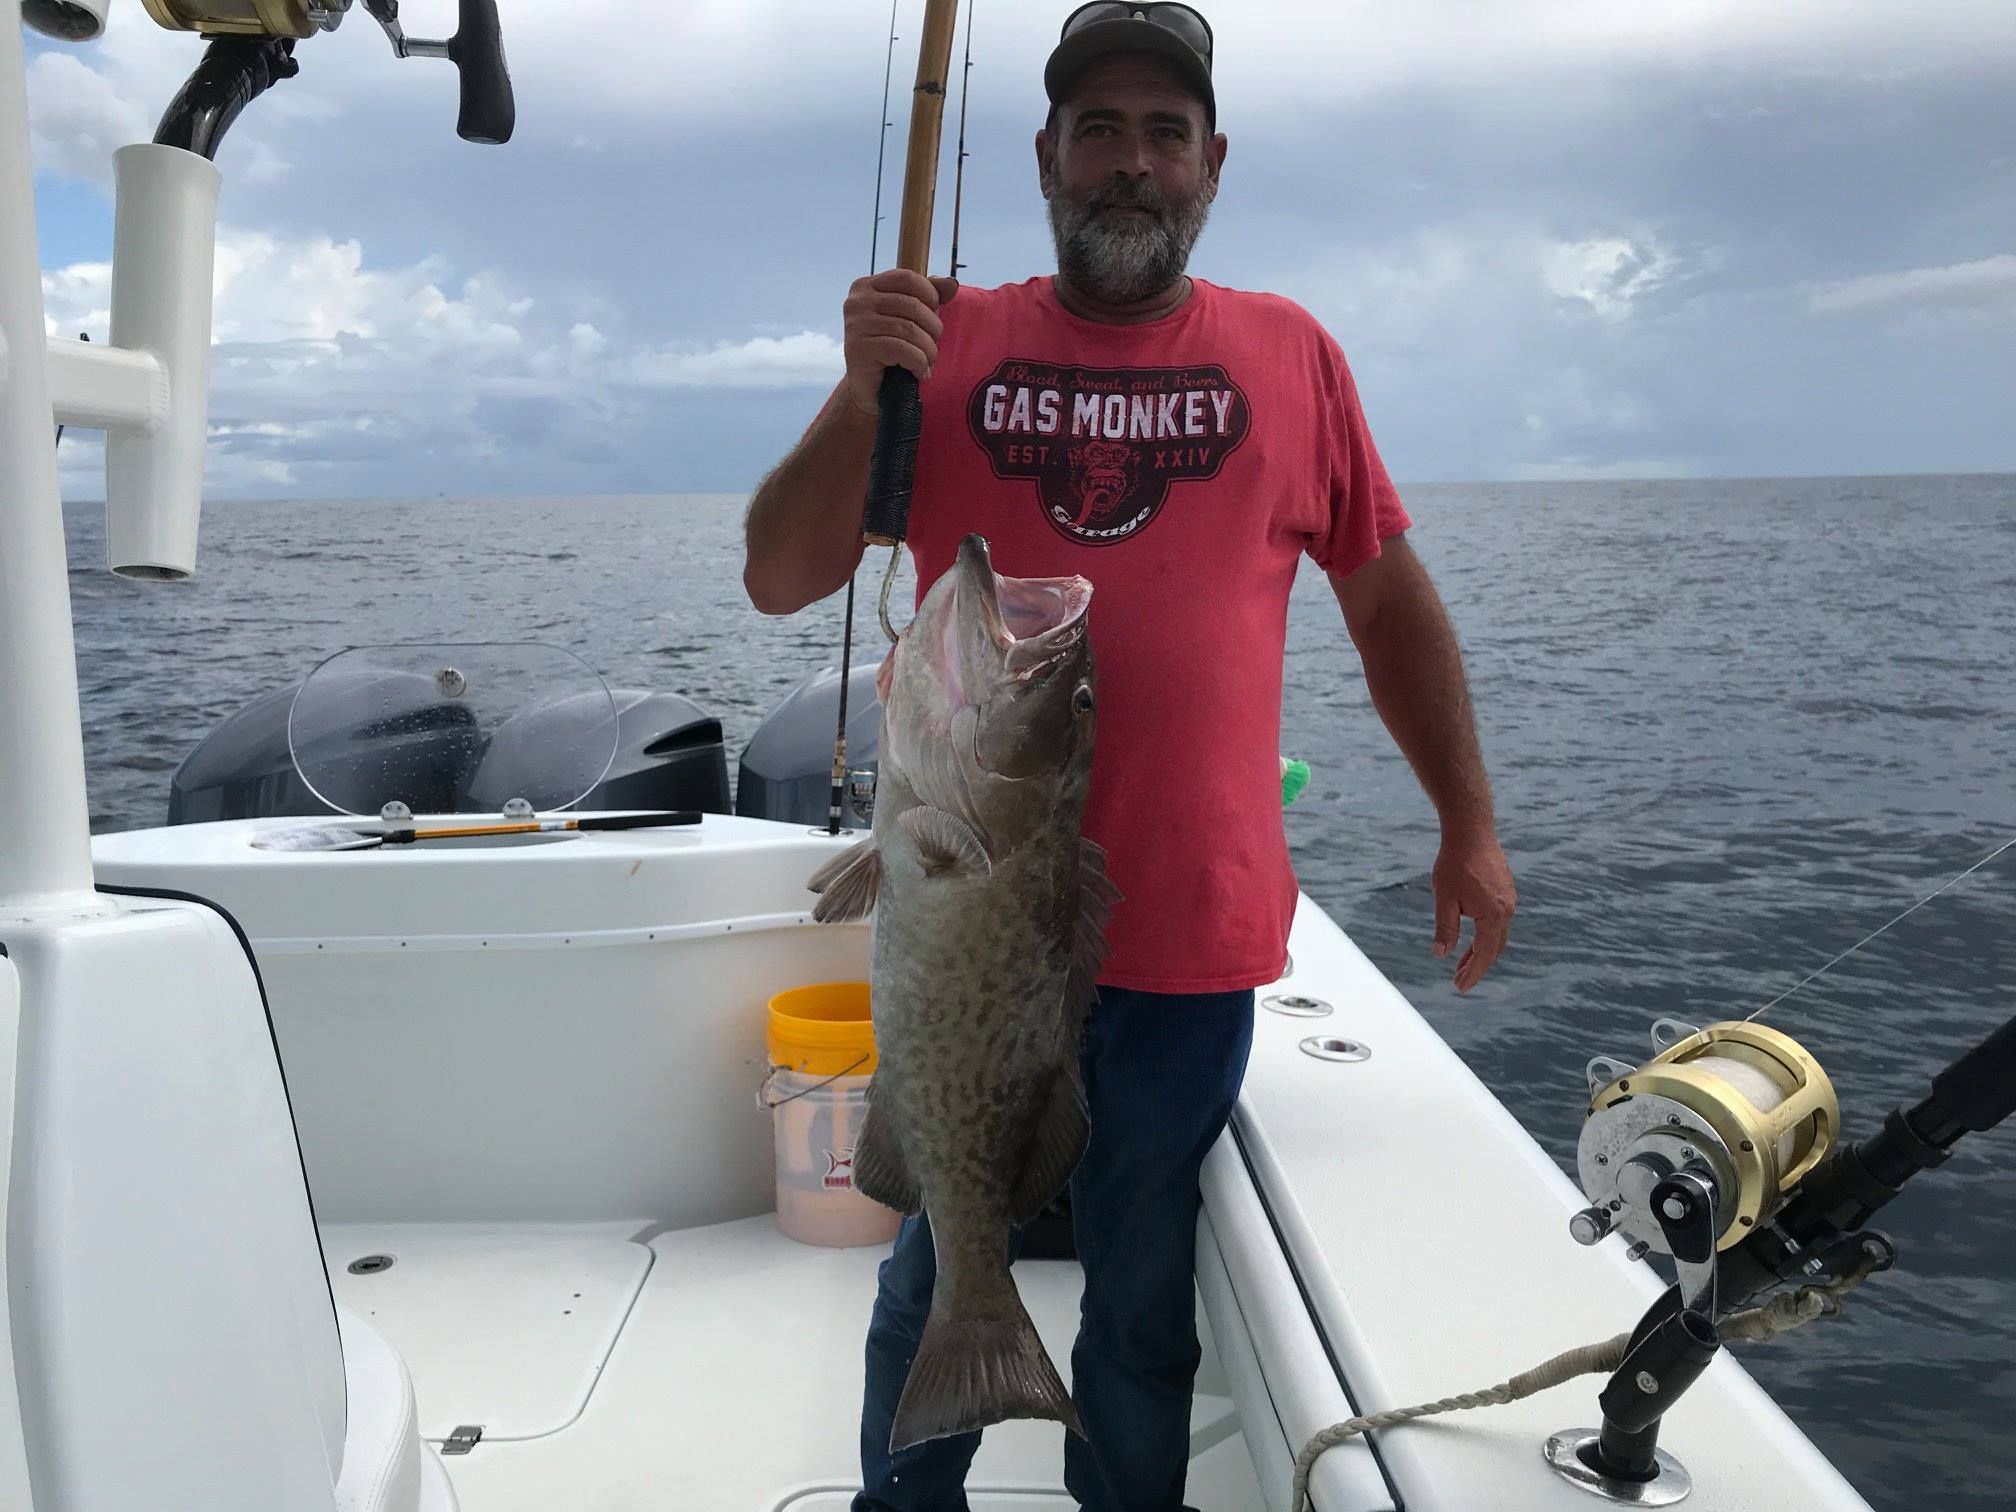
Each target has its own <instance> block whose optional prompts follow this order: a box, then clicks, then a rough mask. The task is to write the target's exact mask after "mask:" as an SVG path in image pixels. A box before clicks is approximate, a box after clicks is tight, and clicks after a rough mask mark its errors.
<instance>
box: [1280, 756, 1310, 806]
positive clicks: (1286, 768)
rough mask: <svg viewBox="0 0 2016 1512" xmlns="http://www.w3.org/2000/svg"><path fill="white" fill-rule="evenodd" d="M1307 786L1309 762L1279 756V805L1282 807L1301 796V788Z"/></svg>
mask: <svg viewBox="0 0 2016 1512" xmlns="http://www.w3.org/2000/svg"><path fill="white" fill-rule="evenodd" d="M1307 786H1309V763H1308V762H1306V761H1291V760H1290V759H1289V758H1288V757H1286V756H1283V757H1282V758H1281V807H1283V808H1284V809H1285V808H1286V807H1288V805H1289V804H1291V803H1293V802H1294V801H1295V800H1296V799H1297V798H1300V797H1301V796H1302V789H1304V788H1306V787H1307Z"/></svg>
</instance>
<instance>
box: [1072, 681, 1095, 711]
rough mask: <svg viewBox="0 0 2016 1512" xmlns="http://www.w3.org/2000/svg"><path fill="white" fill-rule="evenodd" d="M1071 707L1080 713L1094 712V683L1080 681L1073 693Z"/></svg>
mask: <svg viewBox="0 0 2016 1512" xmlns="http://www.w3.org/2000/svg"><path fill="white" fill-rule="evenodd" d="M1071 707H1072V708H1073V709H1075V710H1076V711H1077V712H1078V713H1080V714H1090V713H1091V712H1092V684H1090V683H1080V684H1078V687H1077V689H1076V690H1075V691H1074V692H1073V693H1072V694H1071Z"/></svg>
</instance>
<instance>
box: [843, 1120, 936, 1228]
mask: <svg viewBox="0 0 2016 1512" xmlns="http://www.w3.org/2000/svg"><path fill="white" fill-rule="evenodd" d="M869 1095H870V1096H871V1097H872V1096H873V1095H874V1094H873V1091H872V1090H871V1091H870V1094H869ZM895 1129H896V1125H895V1124H894V1123H893V1122H891V1121H890V1120H889V1119H887V1118H884V1117H883V1116H882V1115H881V1114H880V1113H878V1112H876V1110H875V1106H874V1104H873V1103H872V1102H871V1103H870V1104H869V1106H868V1113H867V1116H866V1117H865V1118H863V1119H862V1121H861V1137H860V1138H859V1139H857V1140H855V1141H854V1190H855V1191H857V1192H859V1193H860V1194H861V1195H862V1196H864V1197H866V1198H868V1199H869V1200H870V1201H872V1202H879V1203H881V1204H882V1206H884V1207H886V1208H894V1209H895V1210H896V1211H897V1212H899V1213H904V1214H909V1215H912V1216H914V1215H916V1214H918V1213H921V1212H923V1211H924V1194H923V1192H922V1191H921V1190H920V1189H919V1187H918V1185H917V1178H916V1177H915V1176H913V1175H911V1174H910V1162H909V1161H907V1160H905V1159H904V1158H903V1147H902V1146H901V1145H899V1144H898V1143H897V1142H896V1133H895Z"/></svg>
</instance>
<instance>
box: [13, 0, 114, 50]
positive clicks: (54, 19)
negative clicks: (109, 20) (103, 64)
mask: <svg viewBox="0 0 2016 1512" xmlns="http://www.w3.org/2000/svg"><path fill="white" fill-rule="evenodd" d="M111 3H112V0H21V19H22V20H23V21H26V22H27V23H28V24H29V25H30V26H32V27H34V28H35V30H37V31H39V32H41V33H42V35H43V36H45V37H54V38H55V39H56V40H57V41H58V42H95V41H97V40H98V38H99V37H100V36H101V35H102V34H103V33H104V31H105V11H106V8H107V7H108V6H110V4H111Z"/></svg>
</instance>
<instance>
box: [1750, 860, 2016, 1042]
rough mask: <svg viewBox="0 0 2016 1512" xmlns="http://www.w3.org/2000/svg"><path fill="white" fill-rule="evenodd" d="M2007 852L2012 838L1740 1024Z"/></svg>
mask: <svg viewBox="0 0 2016 1512" xmlns="http://www.w3.org/2000/svg"><path fill="white" fill-rule="evenodd" d="M2008 850H2016V835H2012V836H2011V837H2010V838H2009V839H2007V840H2005V841H2004V842H2003V843H2002V844H2000V845H1998V846H1996V847H1995V849H1994V850H1992V851H1990V852H1989V853H1988V854H1987V855H1985V856H1983V857H1982V858H1981V859H1980V860H1979V861H1976V862H1975V863H1974V864H1973V865H1972V866H1970V867H1968V868H1967V870H1965V871H1963V872H1961V873H1960V874H1959V875H1958V876H1956V877H1954V878H1952V879H1951V880H1949V881H1948V882H1946V883H1944V884H1943V885H1942V886H1940V887H1939V888H1938V889H1937V890H1936V891H1934V892H1930V893H1927V894H1926V895H1925V896H1924V897H1922V898H1920V899H1919V900H1918V901H1917V902H1916V903H1913V904H1912V905H1911V906H1910V907H1909V908H1907V909H1905V910H1904V912H1902V913H1900V914H1899V915H1897V917H1896V918H1894V919H1892V920H1891V921H1890V923H1888V924H1885V925H1884V926H1883V927H1882V928H1881V929H1878V930H1875V931H1874V932H1873V933H1870V934H1867V935H1864V936H1863V937H1862V938H1861V939H1859V940H1857V941H1856V942H1855V943H1854V944H1853V945H1850V946H1849V947H1848V948H1847V949H1846V950H1844V951H1842V952H1841V953H1840V954H1839V955H1837V956H1835V957H1834V958H1833V959H1832V960H1831V961H1828V962H1827V963H1826V965H1824V966H1822V967H1820V968H1819V969H1818V970H1816V971H1813V972H1809V973H1808V974H1807V975H1806V976H1804V977H1801V978H1800V979H1799V980H1798V981H1796V982H1794V983H1793V984H1792V985H1791V986H1790V987H1787V988H1786V989H1785V990H1784V991H1783V992H1781V993H1779V994H1778V996H1776V997H1774V998H1773V999H1771V1001H1770V1002H1768V1003H1766V1004H1765V1005H1764V1006H1763V1007H1762V1008H1759V1009H1757V1010H1756V1012H1754V1013H1752V1014H1750V1015H1749V1017H1748V1018H1745V1019H1744V1020H1743V1022H1744V1023H1746V1024H1747V1023H1749V1022H1750V1020H1751V1019H1755V1018H1759V1017H1761V1016H1762V1015H1763V1014H1765V1013H1768V1012H1769V1011H1770V1010H1771V1009H1773V1008H1775V1007H1777V1006H1778V1005H1779V1004H1780V1003H1782V1002H1784V1001H1785V999H1787V998H1788V997H1790V996H1792V994H1793V993H1795V992H1797V991H1798V990H1799V989H1800V988H1801V987H1804V986H1805V985H1806V984H1807V983H1808V982H1810V981H1812V980H1813V979H1814V978H1816V977H1818V976H1821V975H1823V974H1824V973H1826V972H1827V971H1830V970H1831V969H1833V968H1834V967H1835V966H1838V965H1840V964H1841V962H1843V961H1845V960H1847V959H1848V957H1850V956H1851V955H1853V954H1855V952H1856V951H1858V950H1860V949H1861V948H1862V947H1863V946H1864V945H1867V944H1868V943H1869V942H1870V941H1871V940H1873V939H1875V938H1876V936H1877V935H1880V934H1882V933H1883V932H1884V930H1887V929H1889V928H1890V927H1891V926H1892V925H1895V924H1901V923H1903V922H1904V920H1906V919H1908V918H1910V917H1911V915H1913V914H1914V913H1916V912H1918V910H1919V909H1921V908H1923V907H1924V906H1925V905H1926V904H1927V903H1930V902H1931V901H1932V900H1933V899H1934V898H1936V897H1938V896H1939V895H1940V894H1941V893H1944V892H1947V891H1949V890H1951V889H1952V888H1953V887H1955V886H1957V885H1958V884H1959V883H1961V882H1964V881H1966V879H1967V878H1969V877H1971V876H1973V875H1974V873H1976V872H1977V871H1979V870H1981V868H1982V867H1984V866H1986V865H1988V863H1989V862H1991V861H1993V860H1994V859H1995V858H1996V857H1998V856H2000V855H2001V854H2002V853H2003V852H2005V851H2008Z"/></svg>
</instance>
